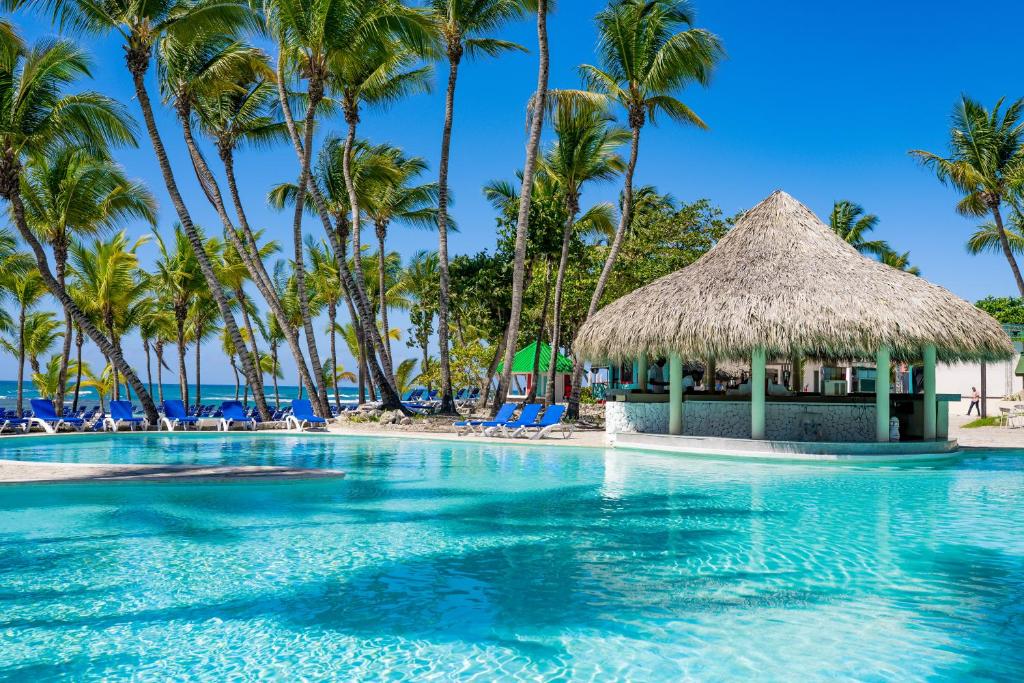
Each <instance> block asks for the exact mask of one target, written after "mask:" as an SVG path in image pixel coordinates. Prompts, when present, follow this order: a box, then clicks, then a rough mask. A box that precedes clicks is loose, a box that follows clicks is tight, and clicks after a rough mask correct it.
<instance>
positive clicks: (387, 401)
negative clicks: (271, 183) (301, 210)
mask: <svg viewBox="0 0 1024 683" xmlns="http://www.w3.org/2000/svg"><path fill="white" fill-rule="evenodd" d="M283 59H284V52H283V51H281V52H279V56H278V60H277V75H278V80H277V95H278V100H279V101H280V103H281V111H282V114H283V115H284V120H285V125H286V127H287V129H288V135H289V137H290V138H291V140H292V145H293V146H294V147H295V153H296V154H297V155H298V157H299V158H300V160H301V158H302V157H303V156H304V154H303V150H304V149H305V147H304V146H303V144H302V140H301V139H300V138H299V133H298V129H297V127H296V125H295V120H294V119H293V118H292V115H291V107H290V106H289V103H288V93H287V91H286V89H285V85H284V84H285V79H284V77H283V76H284V61H283ZM346 159H347V157H346ZM346 182H347V181H346ZM306 189H307V190H308V191H309V194H310V195H312V197H313V203H314V204H315V205H316V209H317V213H318V214H319V216H320V221H321V222H322V223H323V226H324V231H325V232H326V233H327V237H328V239H329V240H330V241H331V247H332V248H333V249H334V255H335V259H336V261H337V264H338V272H339V273H340V275H341V280H342V284H343V286H344V288H345V291H346V292H348V294H349V296H351V297H352V299H353V300H354V301H353V303H354V307H355V309H356V310H357V312H358V313H359V316H358V317H359V319H360V320H365V319H367V318H369V319H370V320H371V321H372V320H373V314H372V311H373V309H372V307H371V306H370V304H369V301H368V299H367V296H366V291H365V290H364V289H361V288H359V287H358V286H357V282H356V280H355V278H354V277H353V275H352V272H351V271H350V270H349V268H348V263H347V262H346V260H345V248H344V245H343V244H341V242H340V240H339V238H338V233H337V232H336V231H335V230H334V226H333V225H332V223H331V216H330V213H329V212H328V210H327V203H326V202H325V201H324V197H323V195H322V194H321V193H320V190H319V188H318V187H317V186H316V183H309V187H308V188H306ZM354 215H356V216H357V217H358V213H355V214H354ZM353 322H355V320H353ZM371 343H373V345H374V349H375V350H377V351H378V353H381V351H380V348H381V341H380V338H379V337H376V336H371ZM367 360H368V362H367V365H368V366H369V370H370V372H371V373H375V374H376V375H378V376H379V378H380V380H381V381H382V383H383V384H384V385H385V386H386V388H385V392H384V404H383V407H384V408H386V409H389V410H400V411H402V413H406V414H407V413H408V412H409V411H408V409H407V408H406V407H405V406H404V405H403V404H402V399H401V397H400V396H399V395H398V393H397V392H396V391H395V388H394V377H393V376H392V377H391V378H390V379H389V378H387V377H386V376H385V375H384V371H383V370H382V369H381V368H380V367H379V366H378V365H377V359H376V358H375V357H373V355H372V354H371V356H370V357H369V358H368V359H367ZM389 381H390V384H388V382H389Z"/></svg>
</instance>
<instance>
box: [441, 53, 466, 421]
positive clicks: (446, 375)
mask: <svg viewBox="0 0 1024 683" xmlns="http://www.w3.org/2000/svg"><path fill="white" fill-rule="evenodd" d="M461 58H462V46H461V45H458V46H452V47H451V48H449V51H448V89H447V91H446V92H445V100H444V129H443V130H442V132H441V161H440V163H439V164H438V172H437V270H438V275H439V276H440V277H439V280H440V292H439V298H438V307H437V318H438V323H437V343H438V346H439V347H440V348H439V353H438V358H439V360H440V363H441V408H440V410H439V411H438V412H440V413H442V414H445V415H451V414H454V413H455V412H456V411H455V397H454V395H453V394H452V369H451V356H450V342H449V340H448V300H449V291H448V290H449V287H450V280H449V276H448V158H449V155H450V150H451V144H452V119H453V117H454V114H455V85H456V83H457V81H458V77H459V61H460V59H461Z"/></svg>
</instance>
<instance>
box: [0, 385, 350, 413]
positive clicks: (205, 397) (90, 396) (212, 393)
mask: <svg viewBox="0 0 1024 683" xmlns="http://www.w3.org/2000/svg"><path fill="white" fill-rule="evenodd" d="M188 391H189V398H190V399H191V400H192V401H195V395H196V394H195V391H196V388H195V385H194V384H189V385H188ZM265 392H266V396H267V401H268V402H269V403H270V405H271V406H273V405H274V387H273V385H271V384H269V383H268V384H267V385H266V389H265ZM279 392H280V395H281V402H282V404H283V403H284V402H285V401H290V400H291V399H293V398H296V397H298V395H299V388H298V387H296V386H292V385H283V384H282V385H280V386H279ZM338 393H339V394H340V396H341V400H342V401H353V400H355V399H356V398H357V396H358V395H359V391H358V389H357V388H356V387H354V386H342V387H338ZM17 395H18V382H17V381H15V380H0V408H14V407H15V405H16V403H17ZM38 396H39V392H38V391H36V387H35V385H34V384H32V383H31V382H26V383H25V409H26V410H28V409H29V408H30V406H29V403H28V401H29V399H32V398H37V397H38ZM71 396H72V395H71V394H68V399H67V400H68V401H70V400H71ZM243 397H244V388H243V389H240V390H239V394H238V398H239V400H241V399H242V398H243ZM122 398H123V396H122ZM164 398H165V399H175V398H181V392H180V391H179V390H178V385H177V383H175V384H166V383H165V384H164ZM234 398H235V385H234V384H204V385H203V391H202V396H201V399H202V402H203V403H204V404H214V405H216V404H219V403H220V402H221V401H231V400H234ZM330 399H331V401H332V402H333V401H334V395H333V392H332V393H331V395H330ZM153 400H155V401H159V400H160V395H159V393H158V390H157V387H156V385H153ZM132 401H133V402H134V403H136V404H137V403H138V399H136V398H135V396H134V394H133V395H132ZM249 401H250V403H251V402H252V394H250V395H249ZM99 402H100V399H99V396H98V395H97V393H96V390H95V389H90V388H88V387H82V391H81V396H80V398H79V400H78V404H79V406H82V405H85V406H90V407H91V406H94V405H99Z"/></svg>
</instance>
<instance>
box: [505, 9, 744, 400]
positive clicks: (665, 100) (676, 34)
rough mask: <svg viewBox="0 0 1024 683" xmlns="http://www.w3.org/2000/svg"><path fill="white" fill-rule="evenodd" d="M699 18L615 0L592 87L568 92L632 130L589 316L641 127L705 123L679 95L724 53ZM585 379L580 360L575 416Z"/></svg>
mask: <svg viewBox="0 0 1024 683" xmlns="http://www.w3.org/2000/svg"><path fill="white" fill-rule="evenodd" d="M694 22H695V18H694V13H693V10H692V8H691V7H690V6H689V5H688V4H686V2H684V1H683V0H621V1H620V2H615V3H613V4H611V5H609V6H608V7H607V8H606V9H604V10H602V11H601V12H599V13H598V15H597V32H598V39H597V51H598V56H599V57H600V60H601V61H600V66H594V65H591V64H584V65H582V66H581V67H580V71H581V74H582V77H583V83H584V86H585V87H586V88H587V90H588V91H589V94H588V93H579V92H576V93H571V94H570V93H567V94H566V96H567V97H570V98H577V99H589V100H591V101H594V102H596V103H602V104H615V105H617V106H619V107H621V108H622V109H623V110H624V113H625V114H626V120H627V125H628V126H629V129H630V132H631V137H632V139H631V143H630V150H629V160H628V162H627V165H626V173H625V176H624V182H623V186H622V196H623V198H622V213H621V215H620V217H619V226H618V229H617V230H616V231H615V237H614V238H613V239H612V243H611V245H610V246H609V249H608V254H607V256H606V258H605V262H604V266H603V267H602V269H601V274H600V275H599V276H598V279H597V284H596V286H595V287H594V292H593V294H592V295H591V298H590V306H589V307H588V309H587V318H588V319H589V318H590V316H592V315H594V313H595V312H596V311H597V307H598V306H599V305H600V303H601V297H603V296H604V290H605V287H606V285H607V283H608V278H609V277H611V273H612V269H613V268H614V267H615V261H616V260H617V259H618V255H619V251H620V249H621V248H622V241H623V239H625V236H626V233H627V232H628V231H629V225H630V223H631V222H632V220H633V174H634V172H635V171H636V164H637V156H638V153H639V150H640V132H641V130H643V128H644V126H645V125H646V124H647V123H648V122H650V123H651V124H654V123H656V120H657V117H658V116H660V115H664V116H667V117H668V118H670V119H672V120H673V121H675V122H677V123H681V124H684V125H690V126H695V127H697V128H701V129H704V128H706V127H707V126H706V124H705V123H704V121H703V120H701V118H700V117H699V116H697V114H696V113H694V112H693V110H692V109H690V107H688V106H687V105H686V104H684V103H683V102H682V101H680V100H679V99H678V98H677V97H675V96H674V93H676V92H678V91H680V90H682V89H683V88H684V87H685V86H687V85H690V84H694V83H696V84H699V85H707V83H708V82H709V79H710V78H711V74H712V71H713V70H714V67H715V65H716V64H717V63H718V61H719V60H720V59H721V58H722V57H723V54H724V53H723V50H722V45H721V42H720V41H719V39H718V37H717V36H715V35H714V34H713V33H711V32H709V31H707V30H705V29H701V28H695V27H694ZM506 353H507V352H506ZM509 366H511V358H509V360H508V362H506V367H509ZM582 380H583V363H582V361H581V360H580V359H577V360H576V362H575V364H574V366H573V375H572V392H571V394H570V397H569V411H568V412H569V416H570V417H577V416H578V415H579V393H580V386H581V383H582Z"/></svg>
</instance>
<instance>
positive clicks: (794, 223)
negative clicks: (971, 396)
mask: <svg viewBox="0 0 1024 683" xmlns="http://www.w3.org/2000/svg"><path fill="white" fill-rule="evenodd" d="M883 344H885V345H887V346H888V347H889V348H890V350H891V354H892V358H893V360H898V361H916V360H918V359H920V358H921V349H922V347H923V346H925V345H926V344H935V346H936V347H937V350H938V358H939V360H941V361H946V362H953V361H966V360H997V359H1003V358H1008V357H1010V356H1011V355H1012V353H1013V345H1012V343H1011V342H1010V339H1009V337H1007V336H1006V333H1005V332H1003V329H1002V327H1001V326H1000V325H999V323H997V322H996V321H995V320H993V319H992V317H990V316H989V315H988V314H986V313H985V312H983V311H981V310H980V309H978V308H976V307H975V306H972V305H971V304H969V303H967V302H966V301H964V300H963V299H960V298H959V297H957V296H954V295H953V294H951V293H950V292H949V291H947V290H946V289H943V288H942V287H939V286H938V285H934V284H931V283H930V282H928V281H926V280H924V279H923V278H920V277H917V276H915V275H911V274H909V273H904V272H902V271H899V270H896V269H895V268H891V267H889V266H886V265H884V264H882V263H879V262H878V261H875V260H873V259H869V258H866V257H864V256H862V255H860V254H859V253H858V252H857V251H856V250H855V249H854V248H853V247H851V246H850V245H849V244H847V243H846V242H844V241H843V240H842V239H841V238H839V237H838V236H837V235H836V234H835V233H834V232H833V231H832V230H831V229H829V228H828V226H826V225H825V224H823V223H822V222H821V221H820V220H819V219H818V217H817V216H815V215H814V213H813V212H812V211H811V210H810V209H808V208H807V207H806V206H804V205H803V204H801V203H800V202H798V201H796V200H795V199H793V197H791V196H789V195H788V194H786V193H785V192H782V191H781V190H779V191H776V192H774V193H773V194H772V195H771V196H770V197H768V198H767V199H765V200H764V201H763V202H761V203H760V204H758V205H757V206H755V207H754V208H752V209H750V210H749V211H747V212H746V213H745V214H744V215H743V217H742V218H741V219H740V220H739V221H738V222H737V223H736V225H735V227H734V228H733V229H732V230H730V231H729V233H728V234H727V235H726V236H725V237H723V238H722V239H721V240H720V241H719V243H718V244H717V245H715V247H714V248H712V249H711V250H710V251H709V252H708V253H706V254H704V256H702V257H701V258H700V259H698V260H697V261H696V262H694V263H693V264H691V265H689V266H687V267H686V268H683V269H682V270H679V271H676V272H675V273H672V274H671V275H666V276H665V277H663V278H660V279H658V280H655V281H654V282H652V283H651V284H649V285H646V286H644V287H641V288H640V289H637V290H635V291H633V292H631V293H630V294H627V295H626V296H624V297H622V298H621V299H618V300H617V301H614V302H612V303H611V304H609V305H608V306H606V307H604V308H603V309H601V310H600V311H598V312H597V313H596V314H595V315H594V316H593V317H592V318H591V319H590V320H589V321H588V322H587V323H586V324H584V325H583V327H582V328H581V329H580V331H579V333H578V335H577V337H576V341H575V344H574V350H575V352H576V353H577V354H578V355H579V356H580V357H582V358H587V359H591V360H599V359H600V360H605V359H607V360H612V361H620V360H623V359H626V358H634V357H637V356H640V355H641V354H646V355H647V356H651V357H653V356H666V355H668V354H671V353H677V354H679V355H681V356H682V357H683V358H684V359H693V360H696V359H706V358H715V359H719V360H723V361H724V360H736V361H743V360H749V358H750V354H751V352H752V351H753V350H754V349H755V348H757V347H764V349H765V351H766V353H767V355H768V357H769V358H773V357H775V358H790V357H792V356H794V355H797V354H799V355H801V356H803V357H805V358H815V359H823V360H830V359H831V360H854V359H869V358H874V355H875V352H876V351H877V349H878V347H879V346H881V345H883Z"/></svg>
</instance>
